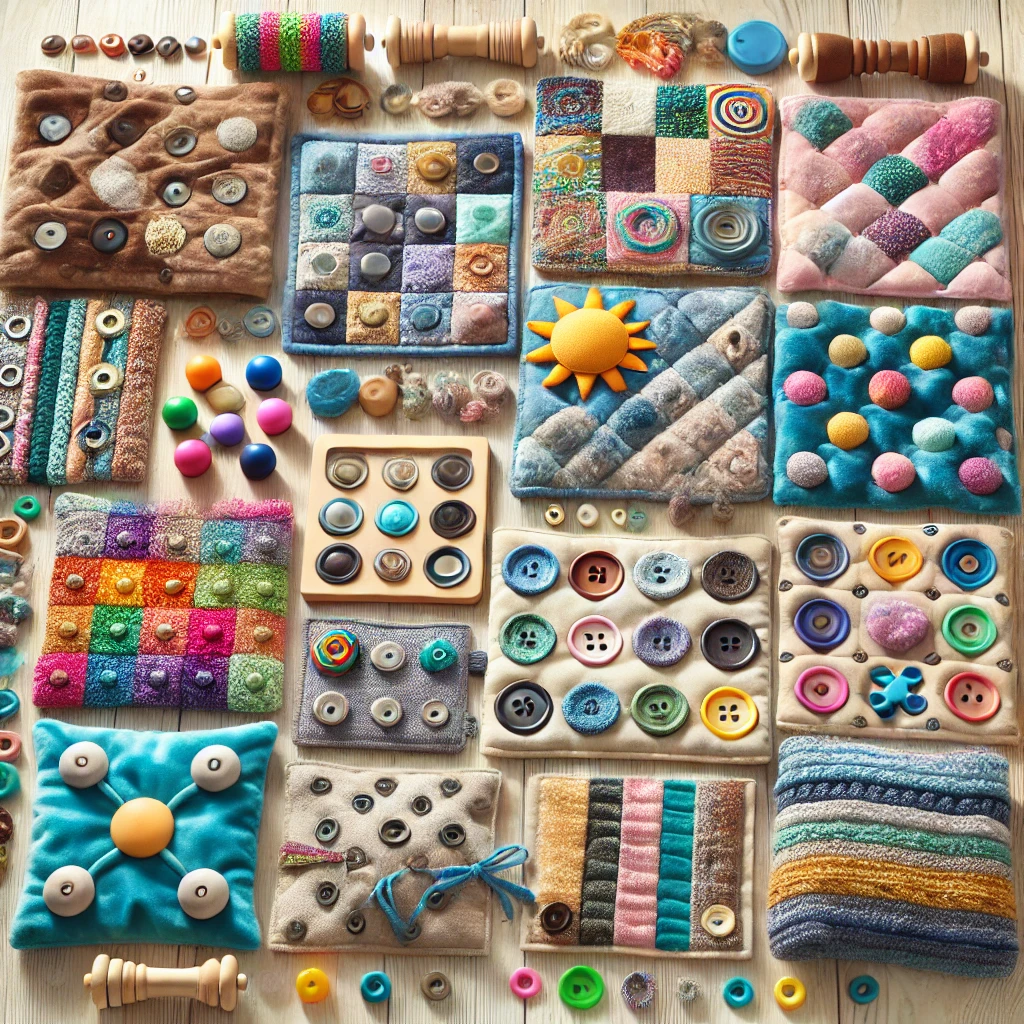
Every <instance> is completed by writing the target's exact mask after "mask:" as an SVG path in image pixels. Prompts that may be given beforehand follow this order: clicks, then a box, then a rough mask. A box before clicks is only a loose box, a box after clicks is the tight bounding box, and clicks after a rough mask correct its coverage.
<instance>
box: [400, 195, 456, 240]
mask: <svg viewBox="0 0 1024 1024" xmlns="http://www.w3.org/2000/svg"><path fill="white" fill-rule="evenodd" d="M421 210H426V211H427V212H426V213H420V211H421ZM435 210H436V211H437V213H439V214H440V215H441V218H443V220H439V219H438V217H437V213H435V212H434V211H435ZM417 213H420V222H421V223H422V224H423V226H424V228H425V229H426V230H420V228H419V226H418V225H417V223H416V214H417ZM405 244H406V245H454V244H455V196H453V195H443V196H409V197H408V199H407V200H406V204H405Z"/></svg>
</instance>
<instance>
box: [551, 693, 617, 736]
mask: <svg viewBox="0 0 1024 1024" xmlns="http://www.w3.org/2000/svg"><path fill="white" fill-rule="evenodd" d="M620 711H621V707H620V705H619V698H618V696H617V695H616V693H615V691H614V690H610V689H609V688H608V687H607V686H604V685H603V684H601V683H592V682H591V683H580V684H579V685H577V686H574V687H573V688H572V689H571V690H570V691H569V692H568V693H567V694H566V695H565V697H564V698H563V700H562V716H563V717H564V718H565V721H566V724H567V725H568V726H569V728H571V729H573V730H574V731H575V732H578V733H579V734H580V735H581V736H596V735H597V734H598V733H602V732H604V731H605V730H606V729H610V728H611V727H612V726H613V725H614V724H615V723H616V722H617V721H618V718H619V712H620Z"/></svg>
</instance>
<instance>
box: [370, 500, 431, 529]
mask: <svg viewBox="0 0 1024 1024" xmlns="http://www.w3.org/2000/svg"><path fill="white" fill-rule="evenodd" d="M375 521H376V523H377V529H378V530H380V532H381V533H385V534H387V535H388V536H389V537H404V536H405V535H406V534H407V533H411V532H412V530H413V529H414V528H415V526H416V524H417V523H418V522H419V521H420V514H419V512H417V511H416V508H415V506H414V505H410V504H409V502H407V501H402V500H401V499H400V498H395V499H394V500H393V501H386V502H384V504H383V505H381V507H380V508H379V509H377V516H376V520H375Z"/></svg>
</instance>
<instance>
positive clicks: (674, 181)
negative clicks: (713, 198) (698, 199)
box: [623, 136, 711, 195]
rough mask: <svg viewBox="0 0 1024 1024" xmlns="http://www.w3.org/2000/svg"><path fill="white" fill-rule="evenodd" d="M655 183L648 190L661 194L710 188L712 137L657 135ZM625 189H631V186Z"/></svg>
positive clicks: (681, 193) (701, 190)
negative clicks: (678, 137)
mask: <svg viewBox="0 0 1024 1024" xmlns="http://www.w3.org/2000/svg"><path fill="white" fill-rule="evenodd" d="M655 142H656V143H657V150H656V156H655V160H656V162H657V163H656V171H655V178H654V185H653V187H651V188H650V189H647V190H646V191H649V192H657V193H658V194H659V195H688V194H691V193H696V194H698V195H699V194H704V193H709V192H710V191H711V141H710V139H672V138H665V137H661V136H659V137H658V138H657V139H655ZM623 191H626V192H629V191H631V189H629V188H628V187H627V188H626V189H624V190H623Z"/></svg>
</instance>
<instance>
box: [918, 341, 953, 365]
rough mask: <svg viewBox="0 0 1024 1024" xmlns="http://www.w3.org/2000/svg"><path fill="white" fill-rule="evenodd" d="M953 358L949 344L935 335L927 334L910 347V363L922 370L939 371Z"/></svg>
mask: <svg viewBox="0 0 1024 1024" xmlns="http://www.w3.org/2000/svg"><path fill="white" fill-rule="evenodd" d="M952 358H953V350H952V349H951V348H950V347H949V343H948V342H946V341H943V339H942V338H940V337H938V336H937V335H934V334H926V335H925V336H924V337H923V338H918V339H917V341H915V342H914V343H913V344H912V345H911V346H910V361H911V362H912V363H913V364H914V365H915V366H920V367H921V369H922V370H937V369H938V368H939V367H940V366H945V365H946V363H948V362H949V361H950V359H952Z"/></svg>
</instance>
